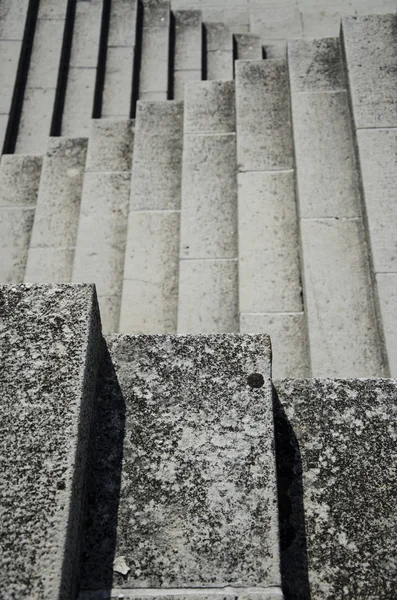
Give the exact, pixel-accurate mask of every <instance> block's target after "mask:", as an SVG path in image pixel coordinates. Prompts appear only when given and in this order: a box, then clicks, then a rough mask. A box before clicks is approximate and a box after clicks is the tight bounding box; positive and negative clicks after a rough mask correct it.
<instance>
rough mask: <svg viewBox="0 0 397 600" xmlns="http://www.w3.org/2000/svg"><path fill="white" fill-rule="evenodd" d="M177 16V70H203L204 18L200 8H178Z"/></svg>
mask: <svg viewBox="0 0 397 600" xmlns="http://www.w3.org/2000/svg"><path fill="white" fill-rule="evenodd" d="M174 17H175V54H174V68H175V70H177V71H179V70H184V71H186V70H189V71H201V68H202V43H203V42H202V18H201V11H199V10H181V11H179V10H177V11H175V12H174Z"/></svg>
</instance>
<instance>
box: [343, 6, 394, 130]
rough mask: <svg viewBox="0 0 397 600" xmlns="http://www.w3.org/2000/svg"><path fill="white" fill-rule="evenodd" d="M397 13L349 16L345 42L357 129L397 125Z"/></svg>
mask: <svg viewBox="0 0 397 600" xmlns="http://www.w3.org/2000/svg"><path fill="white" fill-rule="evenodd" d="M396 27H397V14H390V15H366V16H363V17H346V18H345V19H343V21H342V43H343V45H344V52H345V57H346V65H347V74H348V78H349V86H350V94H351V101H352V108H353V117H354V122H355V126H356V128H358V129H359V128H366V127H395V126H396V125H397V77H396V69H397V40H396V36H395V31H396Z"/></svg>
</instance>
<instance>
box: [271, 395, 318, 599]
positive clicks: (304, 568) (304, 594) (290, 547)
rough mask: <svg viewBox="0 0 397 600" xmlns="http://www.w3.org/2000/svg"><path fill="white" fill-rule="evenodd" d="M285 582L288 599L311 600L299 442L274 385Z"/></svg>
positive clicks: (284, 587) (279, 504) (284, 588)
mask: <svg viewBox="0 0 397 600" xmlns="http://www.w3.org/2000/svg"><path fill="white" fill-rule="evenodd" d="M273 411H274V429H275V441H276V470H277V495H278V506H279V524H280V553H281V582H282V588H283V593H284V599H285V600H310V588H309V574H308V562H307V541H306V529H305V514H304V506H303V483H302V460H301V454H300V449H299V443H298V440H297V438H296V436H295V433H294V430H293V428H292V425H291V423H290V421H289V420H288V417H287V415H286V412H285V410H284V408H283V407H282V405H281V402H280V400H279V397H278V394H277V390H276V389H275V388H274V386H273Z"/></svg>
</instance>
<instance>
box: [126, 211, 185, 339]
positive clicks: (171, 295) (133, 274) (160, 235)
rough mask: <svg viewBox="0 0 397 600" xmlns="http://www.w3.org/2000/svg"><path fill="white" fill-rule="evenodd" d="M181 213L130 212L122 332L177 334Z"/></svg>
mask: <svg viewBox="0 0 397 600" xmlns="http://www.w3.org/2000/svg"><path fill="white" fill-rule="evenodd" d="M179 223H180V213H179V211H150V212H140V211H137V212H135V211H134V212H130V215H129V222H128V238H127V246H126V252H125V264H124V281H123V294H122V302H121V314H120V325H119V332H120V333H176V327H177V323H176V322H177V308H178V274H179Z"/></svg>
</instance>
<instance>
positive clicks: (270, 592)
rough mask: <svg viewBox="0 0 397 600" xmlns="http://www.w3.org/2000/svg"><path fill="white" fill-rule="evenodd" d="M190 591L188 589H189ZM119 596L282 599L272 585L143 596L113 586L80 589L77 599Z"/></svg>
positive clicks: (132, 598)
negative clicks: (260, 587)
mask: <svg viewBox="0 0 397 600" xmlns="http://www.w3.org/2000/svg"><path fill="white" fill-rule="evenodd" d="M189 591H190V590H189ZM120 596H122V597H123V600H138V599H139V600H143V598H145V599H146V600H163V599H164V598H166V599H167V600H220V598H221V597H222V598H223V599H224V600H245V599H246V598H247V596H249V597H250V598H252V599H253V600H283V598H284V596H283V593H282V591H281V589H280V588H278V587H272V588H267V589H264V588H263V589H262V590H261V591H260V592H258V591H257V590H256V589H255V588H248V589H247V588H233V587H231V586H227V587H226V588H222V592H220V590H219V588H212V589H209V588H203V590H200V589H199V588H197V589H195V590H194V593H188V592H184V590H180V589H172V588H169V589H167V590H164V592H162V593H161V594H160V593H158V592H157V593H156V594H155V593H153V594H152V595H149V594H146V593H145V595H144V596H143V595H142V593H141V594H140V593H139V592H137V591H134V590H126V589H121V588H113V589H112V590H110V591H108V590H95V591H93V590H82V591H80V593H79V596H78V600H119V599H120Z"/></svg>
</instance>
